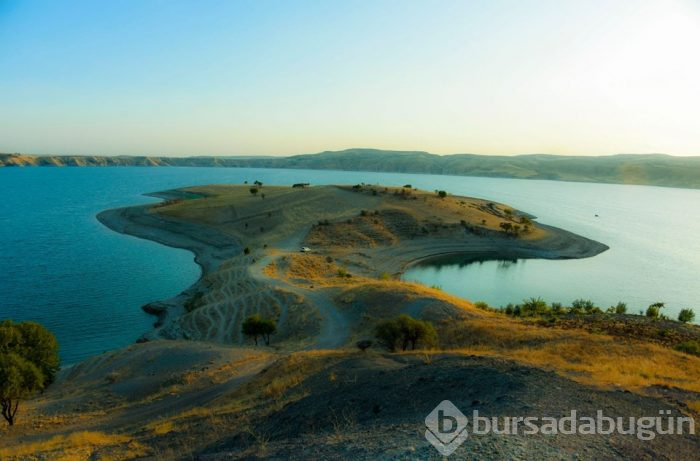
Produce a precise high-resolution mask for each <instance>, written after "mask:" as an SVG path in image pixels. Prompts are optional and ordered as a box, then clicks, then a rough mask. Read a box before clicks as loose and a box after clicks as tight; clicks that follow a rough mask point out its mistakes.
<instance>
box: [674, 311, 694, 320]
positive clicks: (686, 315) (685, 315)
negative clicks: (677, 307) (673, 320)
mask: <svg viewBox="0 0 700 461" xmlns="http://www.w3.org/2000/svg"><path fill="white" fill-rule="evenodd" d="M678 321H679V322H683V323H688V322H694V321H695V312H694V311H693V310H692V309H681V311H680V312H679V313H678Z"/></svg>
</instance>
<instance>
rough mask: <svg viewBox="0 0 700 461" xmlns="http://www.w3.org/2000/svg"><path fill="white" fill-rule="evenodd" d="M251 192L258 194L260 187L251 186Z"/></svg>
mask: <svg viewBox="0 0 700 461" xmlns="http://www.w3.org/2000/svg"><path fill="white" fill-rule="evenodd" d="M250 193H251V194H253V195H257V193H258V188H257V187H251V188H250Z"/></svg>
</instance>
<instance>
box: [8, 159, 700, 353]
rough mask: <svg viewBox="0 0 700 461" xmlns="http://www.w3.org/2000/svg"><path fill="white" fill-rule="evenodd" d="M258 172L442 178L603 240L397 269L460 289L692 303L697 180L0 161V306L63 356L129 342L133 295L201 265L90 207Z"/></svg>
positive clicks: (140, 322)
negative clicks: (581, 246) (577, 256)
mask: <svg viewBox="0 0 700 461" xmlns="http://www.w3.org/2000/svg"><path fill="white" fill-rule="evenodd" d="M256 179H258V180H260V181H263V182H264V183H266V184H281V185H289V184H292V183H295V182H311V183H312V184H333V183H357V182H366V183H384V184H391V185H403V184H407V183H410V184H412V185H413V186H415V187H420V188H424V189H428V190H433V189H438V188H439V189H445V190H447V191H448V192H450V193H455V194H463V195H472V196H478V197H483V198H488V199H491V200H494V201H500V202H505V203H508V204H510V205H513V206H515V207H516V208H519V209H522V210H524V211H527V212H530V213H532V214H535V215H537V216H538V217H539V220H540V221H541V222H543V223H547V224H551V225H555V226H560V227H563V228H565V229H568V230H572V231H575V232H577V233H579V234H582V235H584V236H587V237H590V238H593V239H596V240H599V241H601V242H604V243H606V244H608V245H609V246H610V247H611V250H610V251H608V252H606V253H603V254H602V255H599V256H597V257H595V258H591V259H586V260H576V261H540V260H530V261H520V262H517V263H514V264H505V263H500V262H486V263H483V264H480V265H479V264H476V265H466V266H463V267H460V266H459V265H448V266H442V267H439V268H438V267H421V268H414V269H412V270H410V271H409V272H408V273H407V274H406V277H407V278H411V279H417V280H420V281H422V282H424V283H428V284H431V285H433V284H437V285H441V286H442V287H443V288H444V289H445V290H446V291H449V292H452V293H455V294H457V295H460V296H464V297H466V298H469V299H473V300H484V301H487V302H489V303H491V304H494V305H501V304H506V303H508V302H517V301H520V300H521V299H523V298H525V297H529V296H542V297H544V298H546V299H547V300H549V301H557V300H559V301H563V302H567V301H570V300H573V299H575V298H578V297H585V298H590V299H592V300H594V301H596V302H597V303H599V304H602V305H608V304H611V303H615V302H617V301H618V300H625V301H627V302H628V303H629V304H630V305H631V306H646V305H647V304H649V303H651V302H654V301H657V300H662V301H666V302H667V303H668V304H669V306H670V308H669V309H670V311H671V312H675V311H677V310H678V309H680V308H682V307H686V306H689V307H698V308H700V290H698V276H699V275H700V240H699V239H698V238H697V236H699V235H700V214H698V210H700V191H695V190H682V189H664V188H656V187H641V186H617V185H601V184H579V183H565V182H551V181H522V180H514V179H492V178H465V177H454V176H432V175H413V174H389V173H365V172H341V171H309V170H274V169H247V168H245V169H244V168H240V169H238V168H230V169H229V168H139V167H128V168H24V169H22V168H4V169H0V194H2V197H3V200H2V201H1V202H0V264H1V266H0V319H2V318H13V319H16V320H25V319H31V320H37V321H40V322H42V323H43V324H45V325H46V326H47V327H49V328H50V329H51V330H53V331H54V332H55V333H56V335H57V336H58V338H59V341H60V343H61V357H62V359H63V361H64V363H66V364H68V363H74V362H76V361H79V360H81V359H83V358H85V357H89V356H91V355H95V354H99V353H101V352H103V351H105V350H109V349H114V348H117V347H122V346H124V345H127V344H129V343H132V342H133V341H134V340H136V339H137V338H138V337H139V336H140V335H141V334H143V333H144V332H145V331H148V330H149V329H150V328H151V325H152V323H153V321H154V319H153V318H152V317H150V316H148V315H146V314H145V313H143V312H142V311H141V309H140V306H141V305H143V304H146V303H148V302H150V301H153V300H157V299H163V298H168V297H171V296H173V295H175V294H177V293H179V292H180V291H181V290H183V289H184V288H186V287H187V286H189V285H190V284H191V283H193V282H194V281H195V280H196V279H197V278H198V277H199V268H198V267H197V266H196V265H195V264H194V263H193V256H192V254H190V253H188V252H186V251H183V250H176V249H172V248H167V247H164V246H161V245H158V244H156V243H153V242H149V241H145V240H140V239H137V238H134V237H129V236H124V235H120V234H117V233H115V232H112V231H110V230H109V229H107V228H105V227H104V226H102V225H101V224H100V223H99V222H98V221H97V220H96V219H95V215H96V214H97V213H98V212H99V211H101V210H104V209H107V208H113V207H117V206H124V205H130V204H135V203H145V202H149V201H152V200H154V199H150V198H147V197H144V196H143V195H142V194H143V193H146V192H153V191H158V190H164V189H169V188H174V187H184V186H189V185H197V184H208V183H241V182H243V181H246V180H247V181H254V180H256ZM596 213H597V214H599V217H598V218H596V217H595V216H594V215H595V214H596ZM699 314H700V312H699Z"/></svg>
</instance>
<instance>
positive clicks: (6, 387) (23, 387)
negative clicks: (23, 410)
mask: <svg viewBox="0 0 700 461" xmlns="http://www.w3.org/2000/svg"><path fill="white" fill-rule="evenodd" d="M45 380H46V378H45V377H44V375H43V374H42V373H41V371H40V370H39V368H38V367H37V366H36V365H34V364H33V363H31V362H30V361H28V360H26V359H24V358H22V357H20V356H19V355H17V354H14V353H12V352H10V353H6V352H2V353H0V406H1V407H2V416H3V417H4V418H5V420H6V421H7V423H8V424H9V425H10V426H12V425H14V424H15V417H16V416H17V410H18V409H19V401H20V400H22V399H26V398H29V397H31V396H32V395H33V394H34V393H36V392H38V391H40V390H41V389H43V388H44V382H45Z"/></svg>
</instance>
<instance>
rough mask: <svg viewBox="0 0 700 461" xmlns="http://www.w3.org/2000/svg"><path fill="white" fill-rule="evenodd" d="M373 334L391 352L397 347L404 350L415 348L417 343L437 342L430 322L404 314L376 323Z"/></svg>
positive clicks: (426, 344) (431, 344) (432, 343)
mask: <svg viewBox="0 0 700 461" xmlns="http://www.w3.org/2000/svg"><path fill="white" fill-rule="evenodd" d="M375 336H376V337H377V340H378V341H379V343H380V344H381V345H382V346H384V347H385V348H386V349H388V350H389V351H392V352H393V351H396V350H397V349H399V348H401V350H403V351H405V350H406V349H408V348H409V347H410V348H411V349H412V350H415V348H416V346H417V345H418V344H419V343H422V344H423V345H424V346H434V345H435V344H436V343H437V332H436V331H435V328H434V327H433V324H432V323H430V322H426V321H424V320H416V319H414V318H412V317H410V316H408V315H405V314H404V315H400V316H398V317H397V318H395V319H393V320H386V321H384V322H381V323H380V324H378V325H377V327H376V329H375Z"/></svg>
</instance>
